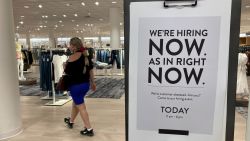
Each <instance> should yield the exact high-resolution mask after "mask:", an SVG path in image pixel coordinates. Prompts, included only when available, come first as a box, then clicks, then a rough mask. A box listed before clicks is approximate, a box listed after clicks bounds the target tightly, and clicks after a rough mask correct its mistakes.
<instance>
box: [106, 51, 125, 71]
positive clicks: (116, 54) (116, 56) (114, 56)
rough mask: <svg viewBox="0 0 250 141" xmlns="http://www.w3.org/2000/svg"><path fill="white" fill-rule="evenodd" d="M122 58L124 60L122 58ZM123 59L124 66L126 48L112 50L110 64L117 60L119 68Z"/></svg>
mask: <svg viewBox="0 0 250 141" xmlns="http://www.w3.org/2000/svg"><path fill="white" fill-rule="evenodd" d="M121 59H122V60H121ZM121 61H122V65H123V66H124V63H125V61H124V50H123V49H120V50H112V51H111V60H110V62H109V64H112V65H113V64H114V62H116V66H117V69H120V68H121Z"/></svg>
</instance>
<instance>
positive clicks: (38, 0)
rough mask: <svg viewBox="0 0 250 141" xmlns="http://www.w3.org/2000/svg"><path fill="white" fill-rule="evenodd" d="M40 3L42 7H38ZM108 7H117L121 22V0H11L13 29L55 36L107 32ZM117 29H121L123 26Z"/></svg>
mask: <svg viewBox="0 0 250 141" xmlns="http://www.w3.org/2000/svg"><path fill="white" fill-rule="evenodd" d="M82 2H84V3H85V6H83V5H82V4H81V3H82ZM95 2H99V6H97V5H96V4H95ZM112 2H117V3H115V4H114V3H112ZM40 4H41V5H42V6H43V7H42V8H39V7H38V5H40ZM24 6H29V8H25V7H24ZM112 7H115V8H119V11H120V13H119V14H120V17H119V18H118V19H117V20H119V22H121V23H123V0H13V11H14V21H15V28H16V27H19V28H18V29H17V28H16V32H18V33H20V34H21V35H23V36H24V37H25V34H26V33H29V32H30V34H31V35H33V36H35V35H36V36H40V37H41V36H43V37H46V36H47V37H48V35H49V32H50V31H53V32H54V34H56V35H55V36H58V37H65V36H80V37H81V36H99V35H102V36H104V35H109V34H110V24H109V9H110V8H112ZM74 14H77V17H76V16H75V15H74ZM53 15H56V16H53ZM63 15H66V16H67V17H63ZM22 16H24V17H22ZM42 16H48V17H47V18H43V17H42ZM21 21H23V22H24V23H23V24H21V23H20V22H21ZM44 26H46V27H44ZM56 26H58V27H57V28H56ZM41 27H42V28H41ZM121 30H122V32H123V26H121Z"/></svg>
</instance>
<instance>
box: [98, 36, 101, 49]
mask: <svg viewBox="0 0 250 141" xmlns="http://www.w3.org/2000/svg"><path fill="white" fill-rule="evenodd" d="M100 47H102V37H101V36H98V48H100Z"/></svg>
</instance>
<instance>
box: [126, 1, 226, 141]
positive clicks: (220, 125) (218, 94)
mask: <svg viewBox="0 0 250 141" xmlns="http://www.w3.org/2000/svg"><path fill="white" fill-rule="evenodd" d="M220 5H224V8H221V7H220ZM214 9H216V10H214ZM230 16H231V1H230V0H229V1H228V0H219V1H218V0H217V1H216V0H202V1H198V5H197V7H195V8H191V7H185V8H183V9H178V8H168V9H165V8H163V2H132V3H131V5H130V62H129V141H140V140H144V141H151V140H157V141H158V140H160V141H198V140H199V141H200V140H203V141H221V140H223V137H224V135H225V128H224V125H225V124H224V123H225V118H224V114H225V110H226V108H225V102H226V99H225V98H226V90H227V71H228V54H229V37H230V36H229V34H230V32H229V31H230ZM159 129H169V130H184V131H189V133H190V134H189V135H188V136H174V135H166V134H159V133H158V130H159ZM156 135H157V136H156ZM173 136H174V137H173Z"/></svg>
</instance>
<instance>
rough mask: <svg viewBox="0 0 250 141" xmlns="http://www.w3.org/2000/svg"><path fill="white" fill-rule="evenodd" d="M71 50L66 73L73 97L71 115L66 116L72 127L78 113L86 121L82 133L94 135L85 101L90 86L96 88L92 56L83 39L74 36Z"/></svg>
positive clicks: (68, 124)
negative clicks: (84, 45)
mask: <svg viewBox="0 0 250 141" xmlns="http://www.w3.org/2000/svg"><path fill="white" fill-rule="evenodd" d="M69 49H70V51H71V52H72V53H73V54H72V55H71V56H70V57H69V59H68V61H67V64H66V66H65V70H64V71H65V74H66V75H68V76H69V82H68V83H69V91H70V94H71V97H72V99H73V103H72V110H71V116H70V117H68V118H64V122H65V123H66V125H67V126H68V128H70V129H72V128H73V125H74V121H75V119H76V116H77V115H78V113H80V115H81V119H82V121H83V123H84V130H82V131H80V133H81V134H82V135H87V136H93V135H94V131H93V129H92V127H91V125H90V121H89V115H88V112H87V109H86V105H85V102H84V96H85V95H86V93H87V92H88V90H89V88H91V89H92V90H93V91H95V90H96V84H95V82H94V73H93V63H92V61H91V59H92V58H90V57H89V56H88V52H87V49H86V48H84V47H83V44H82V41H81V40H80V39H79V38H77V37H74V38H72V39H70V48H69Z"/></svg>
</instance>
